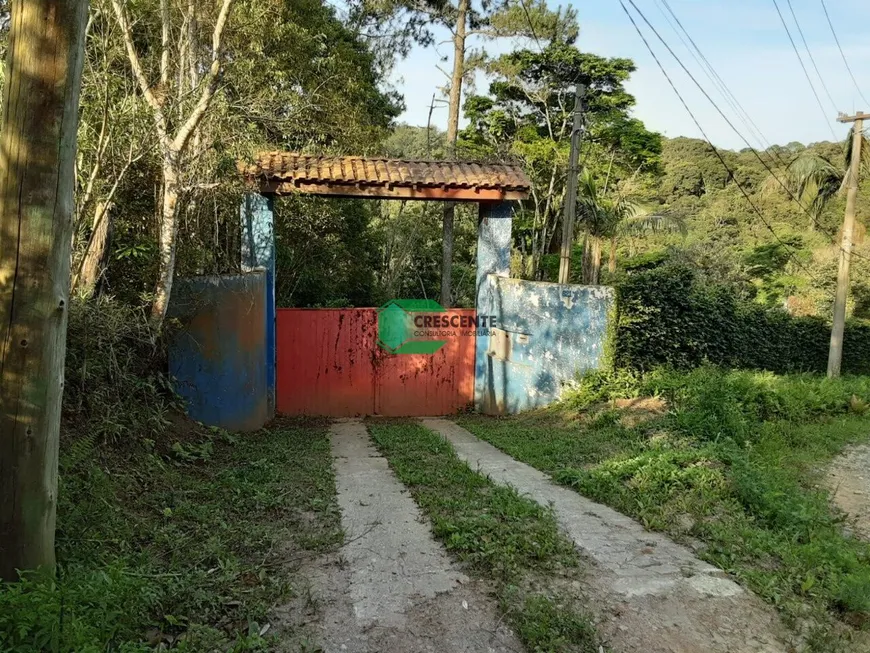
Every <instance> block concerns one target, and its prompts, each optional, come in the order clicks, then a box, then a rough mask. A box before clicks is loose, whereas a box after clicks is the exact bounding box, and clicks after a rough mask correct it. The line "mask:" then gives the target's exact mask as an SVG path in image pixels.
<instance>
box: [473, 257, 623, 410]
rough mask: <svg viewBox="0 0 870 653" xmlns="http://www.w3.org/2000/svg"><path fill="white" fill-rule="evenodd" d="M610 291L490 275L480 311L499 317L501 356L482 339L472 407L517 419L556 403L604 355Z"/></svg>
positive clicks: (482, 289)
mask: <svg viewBox="0 0 870 653" xmlns="http://www.w3.org/2000/svg"><path fill="white" fill-rule="evenodd" d="M613 301H614V293H613V289H612V288H607V287H604V286H566V285H560V284H554V283H541V282H534V281H524V280H522V279H509V278H506V277H502V276H498V275H495V274H490V275H488V276H487V277H486V280H485V282H484V283H482V284H481V287H480V293H479V295H478V311H479V312H480V313H483V312H487V313H491V314H494V315H496V316H498V318H497V319H498V321H497V323H498V325H499V331H500V332H501V333H500V335H499V337H500V338H501V339H503V340H505V342H501V343H499V346H498V350H499V351H501V352H506V353H507V355H501V356H499V355H495V352H494V349H493V346H492V343H491V338H492V336H489V335H482V336H479V338H480V339H481V341H479V342H478V343H477V352H478V355H477V361H476V363H477V366H476V370H475V382H476V383H475V405H476V408H477V409H478V410H480V411H482V412H485V413H490V414H506V413H516V412H520V411H522V410H529V409H531V408H538V407H541V406H545V405H547V404H549V403H552V402H553V401H556V400H557V399H558V398H559V396H560V395H561V392H562V388H563V386H564V384H565V382H567V381H572V380H574V379H575V378H576V377H577V375H578V374H580V373H582V372H584V371H587V370H591V369H597V368H598V367H599V366H600V364H601V360H602V357H603V354H604V343H605V339H606V336H607V328H608V316H609V314H610V309H611V306H612V305H613Z"/></svg>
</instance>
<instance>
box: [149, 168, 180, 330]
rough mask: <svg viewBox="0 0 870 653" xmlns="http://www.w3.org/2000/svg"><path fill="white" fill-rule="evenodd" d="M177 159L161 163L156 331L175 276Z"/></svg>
mask: <svg viewBox="0 0 870 653" xmlns="http://www.w3.org/2000/svg"><path fill="white" fill-rule="evenodd" d="M177 166H178V155H177V153H175V152H170V153H169V154H167V155H166V156H165V157H164V159H163V212H162V216H161V219H160V261H159V269H158V272H157V287H156V288H155V290H154V303H153V304H152V306H151V318H152V320H153V321H154V324H155V325H157V327H158V328H159V327H160V326H161V325H162V324H163V319H164V318H165V317H166V309H167V308H168V306H169V297H170V295H171V294H172V280H173V276H174V274H175V241H176V236H177V235H178V211H177V209H178V196H179V193H180V186H179V181H178V168H177Z"/></svg>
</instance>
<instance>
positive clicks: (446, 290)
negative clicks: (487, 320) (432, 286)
mask: <svg viewBox="0 0 870 653" xmlns="http://www.w3.org/2000/svg"><path fill="white" fill-rule="evenodd" d="M454 217H455V213H454V207H453V204H445V205H444V222H443V223H442V225H441V227H442V229H441V305H442V306H443V307H444V308H450V306H452V305H453V223H454Z"/></svg>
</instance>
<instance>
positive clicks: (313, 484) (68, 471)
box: [0, 422, 342, 653]
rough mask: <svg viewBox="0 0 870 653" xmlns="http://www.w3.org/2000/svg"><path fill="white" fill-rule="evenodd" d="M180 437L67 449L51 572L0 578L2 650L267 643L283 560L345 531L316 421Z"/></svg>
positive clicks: (287, 565) (287, 580) (289, 578)
mask: <svg viewBox="0 0 870 653" xmlns="http://www.w3.org/2000/svg"><path fill="white" fill-rule="evenodd" d="M184 435H185V440H184V442H175V443H173V444H169V443H170V442H172V440H171V439H170V440H169V442H166V443H162V441H160V442H156V443H152V446H150V447H148V448H146V447H138V448H135V449H133V450H128V448H125V452H124V453H119V452H118V451H117V450H115V451H112V450H111V449H104V450H102V452H100V453H99V455H98V454H97V450H91V456H90V457H86V458H82V456H81V451H78V449H79V448H80V446H68V447H66V450H65V452H64V455H63V456H62V460H61V475H60V479H61V488H60V497H61V502H60V506H59V509H58V533H57V542H58V561H59V570H58V575H57V579H56V580H55V579H50V580H45V579H42V580H40V579H37V578H33V579H31V578H27V579H25V581H24V582H22V583H18V584H9V585H6V586H3V587H2V588H0V650H3V651H15V652H18V651H22V652H23V651H53V652H63V653H66V652H69V653H73V652H75V653H80V652H83V651H84V652H90V651H94V652H95V653H96V652H98V651H106V650H111V651H123V652H133V651H137V652H138V651H144V650H151V647H152V646H153V645H155V644H157V643H159V642H163V644H164V645H172V646H173V647H174V648H177V649H178V650H181V651H205V650H222V651H235V652H242V651H263V650H266V648H267V640H266V639H265V638H264V637H262V636H261V635H260V631H261V629H262V626H261V624H265V623H266V620H267V617H268V614H269V612H270V610H271V608H272V607H273V606H274V605H275V603H276V602H277V601H279V600H282V599H285V598H287V597H289V596H291V595H292V593H293V592H294V587H293V570H294V564H293V561H294V560H296V559H298V558H299V556H300V555H306V554H314V553H315V552H317V551H324V550H330V549H332V548H334V547H336V546H337V545H338V544H339V543H340V542H341V539H342V534H341V531H340V529H339V513H338V508H337V505H336V503H335V499H334V481H333V477H332V470H331V461H330V457H329V443H328V441H327V439H326V436H325V428H324V426H323V425H322V424H316V423H304V422H287V423H283V424H280V425H278V426H276V427H275V428H272V429H269V430H263V431H260V432H258V433H254V434H245V435H239V436H236V437H232V436H227V434H221V433H220V432H213V431H205V430H204V429H202V430H199V431H195V432H187V433H185V434H184ZM197 438H198V439H197ZM67 453H71V454H74V455H72V456H68V455H67ZM206 459H207V461H208V462H207V463H206V462H205V460H206Z"/></svg>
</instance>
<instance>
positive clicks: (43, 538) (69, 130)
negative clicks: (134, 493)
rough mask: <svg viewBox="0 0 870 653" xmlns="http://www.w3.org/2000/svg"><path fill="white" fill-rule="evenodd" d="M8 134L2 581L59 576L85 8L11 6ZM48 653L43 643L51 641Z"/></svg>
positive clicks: (0, 188)
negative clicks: (24, 575) (38, 574)
mask: <svg viewBox="0 0 870 653" xmlns="http://www.w3.org/2000/svg"><path fill="white" fill-rule="evenodd" d="M11 7H12V11H11V15H10V18H9V21H10V22H9V42H8V48H7V65H6V79H5V82H6V83H5V84H4V86H3V116H2V126H0V157H2V164H0V280H2V282H0V325H2V327H0V581H10V582H11V581H16V580H18V570H22V571H31V570H35V569H39V568H41V569H43V570H45V571H47V572H49V573H52V572H54V566H55V557H54V530H55V514H56V508H57V459H58V447H59V431H60V412H61V401H62V398H63V375H64V371H63V370H64V357H65V352H66V326H67V314H68V312H69V284H70V275H69V268H70V242H71V234H72V213H73V207H74V206H75V202H74V201H73V189H74V186H75V160H76V131H77V129H78V109H79V88H80V86H81V84H80V82H81V73H82V61H83V59H84V56H83V55H84V44H85V21H86V20H87V16H88V3H87V0H27V1H26V2H13V3H11ZM46 645H47V644H46Z"/></svg>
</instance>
